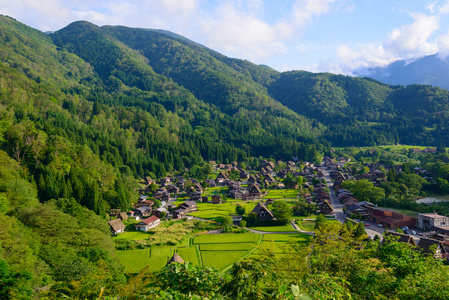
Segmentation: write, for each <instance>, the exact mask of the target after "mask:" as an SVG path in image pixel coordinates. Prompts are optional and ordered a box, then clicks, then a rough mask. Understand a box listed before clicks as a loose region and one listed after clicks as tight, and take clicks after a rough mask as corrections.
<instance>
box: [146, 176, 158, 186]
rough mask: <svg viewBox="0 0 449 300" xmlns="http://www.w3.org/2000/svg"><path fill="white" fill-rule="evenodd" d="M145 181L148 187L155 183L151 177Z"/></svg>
mask: <svg viewBox="0 0 449 300" xmlns="http://www.w3.org/2000/svg"><path fill="white" fill-rule="evenodd" d="M144 180H145V184H146V185H150V184H152V183H155V181H154V180H153V179H151V177H150V176H147V177H145V178H144Z"/></svg>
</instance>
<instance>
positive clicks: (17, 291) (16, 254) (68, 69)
mask: <svg viewBox="0 0 449 300" xmlns="http://www.w3.org/2000/svg"><path fill="white" fill-rule="evenodd" d="M448 101H449V92H448V91H446V90H443V89H439V88H432V87H430V86H420V85H412V86H408V87H406V88H405V87H402V86H390V85H386V84H382V83H380V82H377V81H375V80H372V79H364V78H351V77H345V76H338V75H333V74H313V73H308V72H301V71H295V72H285V73H279V72H277V71H275V70H273V69H271V68H269V67H266V66H258V65H255V64H253V63H251V62H248V61H244V60H239V59H232V58H228V57H226V56H224V55H221V54H220V53H218V52H216V51H214V50H211V49H208V48H206V47H204V46H201V45H199V44H197V43H195V42H194V41H190V40H188V39H186V38H184V37H181V36H179V35H176V34H174V33H170V32H166V31H161V30H146V29H133V28H126V27H121V26H104V27H99V26H96V25H94V24H91V23H88V22H84V21H79V22H75V23H72V24H70V25H68V26H67V27H65V28H63V29H61V30H59V31H56V32H53V33H49V34H45V33H43V32H40V31H38V30H35V29H33V28H30V27H28V26H26V25H24V24H21V23H20V22H17V21H16V20H14V19H12V18H9V17H6V16H0V224H2V227H1V228H0V298H2V299H3V298H5V299H7V298H12V299H30V298H33V297H40V298H42V299H51V298H58V297H59V298H61V297H68V298H73V299H93V298H102V295H103V294H102V293H103V291H104V290H107V292H106V293H107V295H106V297H107V296H110V297H114V299H115V298H116V297H117V295H119V294H120V295H128V296H129V297H128V299H133V298H135V295H136V294H138V293H137V292H136V291H137V290H138V291H139V293H142V294H146V296H148V295H154V296H155V298H157V299H158V298H162V299H164V298H165V296H163V295H162V294H161V293H159V290H154V289H152V288H153V286H152V284H153V283H154V282H158V281H157V280H156V281H154V278H156V277H153V275H151V274H150V271H148V269H143V273H142V274H140V275H137V276H136V277H134V278H132V279H129V278H127V277H125V272H126V271H125V270H124V269H123V266H122V265H121V264H120V263H119V259H118V257H117V251H116V246H117V245H116V244H115V243H114V242H113V240H112V239H111V237H110V230H109V226H108V224H107V221H106V220H107V218H108V214H107V212H108V211H109V210H110V209H111V208H114V209H121V210H122V211H128V210H129V209H131V208H132V204H133V203H134V202H136V200H137V199H138V197H139V194H138V193H137V191H138V189H139V187H140V185H139V180H140V179H142V178H143V177H146V176H150V177H151V178H153V179H160V178H161V177H165V176H167V175H173V174H176V175H182V176H184V177H185V178H190V177H192V178H196V179H199V180H204V179H205V178H206V177H207V176H208V175H209V174H210V173H211V172H212V170H211V166H210V164H208V163H207V161H209V160H214V161H216V162H218V163H231V162H236V161H237V162H239V163H240V162H243V163H245V164H246V165H247V166H248V167H252V169H251V170H254V168H255V167H258V166H259V163H260V161H262V160H263V159H271V160H273V161H274V160H291V159H292V157H297V158H298V159H299V160H307V161H311V162H320V160H321V157H322V155H331V147H332V146H334V145H335V146H348V145H373V144H388V143H396V142H400V143H415V144H425V145H436V144H440V143H445V144H449V143H448V142H449V130H448V128H447V124H448V122H447V121H448V119H449V113H448V112H449V107H448ZM281 164H282V163H281ZM233 176H237V177H238V176H239V175H238V173H237V174H233ZM334 229H335V233H334V234H335V235H338V234H339V233H340V232H342V231H341V228H337V227H335V228H334ZM202 230H204V228H203V229H202ZM335 240H338V239H335ZM348 243H349V244H346V245H345V244H343V245H342V248H341V249H342V250H341V252H338V256H333V257H334V258H335V257H339V256H340V255H341V257H346V254H347V250H348V249H350V247H351V249H352V250H351V251H352V253H356V250H355V249H357V250H359V249H360V248H362V249H365V248H364V247H360V244H358V242H357V243H355V244H353V242H352V240H351V239H349V236H348ZM140 246H142V247H143V246H144V245H140ZM140 246H139V247H140ZM334 246H335V245H334V244H329V245H326V243H322V242H320V241H319V242H318V243H317V244H316V246H315V248H314V247H312V248H310V249H315V250H314V253H313V255H317V256H316V257H314V256H311V255H312V253H308V251H309V250H307V251H303V250H305V248H301V249H302V250H301V249H299V248H295V253H296V252H297V253H298V254H301V253H302V254H301V255H304V256H301V255H300V256H298V257H299V258H298V260H297V261H300V260H301V261H304V262H306V259H307V260H310V261H309V262H310V263H311V264H315V265H312V267H313V269H314V270H315V269H316V270H320V272H321V273H320V274H318V275H317V274H315V273H314V274H311V273H309V271H308V269H309V263H307V264H304V269H301V270H300V273H297V272H296V271H294V273H297V274H293V275H292V274H290V275H289V276H291V277H289V279H288V280H286V281H285V282H284V281H282V282H280V281H278V280H277V279H275V280H274V279H273V280H272V281H267V282H268V284H267V286H269V288H268V289H266V290H264V293H265V294H258V295H259V296H260V295H273V297H276V298H277V299H279V297H277V296H278V291H279V292H281V291H282V290H284V287H285V286H291V284H292V283H295V284H301V288H304V291H305V292H306V293H310V295H317V297H321V296H322V295H326V293H330V292H332V289H333V286H336V287H337V289H338V290H339V293H338V295H350V294H349V293H350V292H351V293H358V291H356V290H349V289H350V287H351V286H359V283H360V282H362V281H361V280H358V279H357V278H353V277H350V278H349V277H347V278H345V279H344V280H345V282H349V284H346V283H344V282H341V280H340V278H341V274H342V273H341V272H336V273H335V274H331V275H329V274H328V273H327V270H328V266H327V265H323V266H321V267H320V264H321V262H322V261H323V262H326V261H327V260H321V259H320V255H321V254H320V253H319V252H316V251H317V250H319V249H322V253H329V252H328V249H335V250H338V249H337V248H336V247H334ZM377 246H378V244H376V246H375V247H377ZM123 247H125V248H126V247H127V245H126V243H124V246H123ZM295 247H296V246H295ZM326 247H328V248H326ZM352 247H353V248H352ZM373 247H374V246H373ZM307 249H309V248H307ZM366 249H367V251H368V252H369V253H367V254H366V255H365V254H364V253H362V255H361V256H360V258H359V257H358V256H357V259H360V261H361V263H360V264H356V266H362V265H363V264H362V259H365V258H366V257H371V256H368V255H372V256H373V261H377V260H378V257H375V255H374V253H378V251H377V250H376V251H371V250H370V249H374V248H371V247H366ZM146 250H149V249H148V248H146ZM296 250H298V251H296ZM343 250H344V251H343ZM286 251H287V250H286ZM320 251H321V250H320ZM292 252H294V251H293V250H292V251H290V250H288V252H286V253H292ZM142 253H143V252H142ZM357 253H358V252H357ZM237 254H238V253H237ZM309 254H310V255H309ZM144 255H146V254H145V253H144ZM155 257H157V255H155ZM210 257H211V259H212V258H213V259H215V257H214V256H213V255H211V256H210ZM236 257H240V255H238V256H236ZM270 257H273V256H272V255H271V256H270ZM279 257H280V258H282V257H284V258H285V256H282V255H281V256H279ZM354 257H355V254H354ZM385 257H387V258H385ZM385 257H384V260H385V261H386V262H388V261H390V259H389V258H388V255H385ZM414 257H415V256H414ZM146 258H148V255H146ZM415 258H416V259H421V258H420V257H419V256H418V257H415ZM290 261H291V260H289V262H290ZM345 261H346V262H348V261H350V260H347V259H345ZM351 261H352V260H351ZM363 262H364V261H363ZM245 263H246V262H245ZM245 263H243V264H245ZM284 263H287V262H284ZM339 263H340V262H339ZM376 264H377V263H376ZM376 264H374V265H367V268H366V269H364V270H365V271H366V274H368V275H369V276H368V275H367V276H365V275H364V276H365V277H366V278H371V277H372V273H373V272H374V270H379V269H385V268H386V267H388V265H380V267H379V268H377V267H378V265H376ZM411 264H412V263H411ZM278 265H279V264H278V263H274V264H273V266H278ZM242 266H243V267H242ZM280 266H282V265H280ZM284 266H285V267H286V268H287V267H288V269H289V270H296V269H297V266H294V268H290V265H289V266H287V265H284ZM407 266H408V265H407ZM247 267H248V272H249V274H251V272H253V271H252V270H253V269H251V268H253V266H252V265H251V264H248V265H247ZM255 267H257V268H262V267H261V265H256V266H255ZM239 268H240V269H241V270H244V265H242V264H241V265H240V266H237V267H235V268H234V269H233V271H232V272H238V271H239ZM276 268H277V267H276ZM376 268H377V269H376ZM434 269H435V270H436V271H435V272H441V278H446V277H447V276H446V274H445V273H444V272H442V271H441V269H440V268H439V265H434V266H433V267H432V268H429V270H432V271H429V272H427V271H426V270H427V269H426V268H423V269H422V270H425V272H424V273H423V274H434V273H435V272H434V271H433V270H434ZM195 270H196V269H195V268H194V269H190V270H188V271H189V272H194V271H195ZM261 270H262V269H261ZM256 271H257V270H256ZM262 271H263V272H262ZM262 271H261V272H260V273H259V274H264V275H263V276H265V274H267V272H266V270H265V269H264V270H262ZM358 271H359V270H358V269H357V270H353V269H347V272H345V276H352V275H353V274H358V273H359V272H358ZM167 272H168V271H167ZM209 272H210V273H209ZM257 272H259V271H257ZM279 272H284V271H283V270H282V269H278V270H277V269H273V271H272V272H271V273H273V274H275V273H279ZM384 273H385V272H384ZM443 273H444V274H443ZM198 274H201V278H200V279H201V280H202V279H204V277H206V279H207V276H204V274H206V271H203V270H202V269H199V270H198ZM207 274H210V275H211V276H217V277H216V278H218V276H221V275H219V274H218V273H217V274H216V275H214V274H215V273H214V271H210V270H209V271H207ZM304 274H307V275H304ZM419 274H421V273H419ZM169 275H170V274H168V275H167V278H169V279H170V280H171V279H172V277H170V276H169ZM376 275H377V273H376ZM161 276H163V274H162V275H161ZM263 276H262V275H261V277H260V278H262V277H263ZM304 276H305V277H304ZM329 276H331V277H332V278H331V279H332V280H331V281H329V280H328V279H329V278H330V277H329ZM195 278H196V279H197V277H195ZM245 278H252V276H246V275H245ZM258 278H259V277H258ZM260 278H259V279H260ZM157 279H159V278H157ZM225 279H226V280H225V281H226V284H228V285H227V286H224V287H225V288H226V289H227V290H226V289H223V290H221V289H220V293H222V294H220V295H219V296H220V297H221V296H223V299H225V298H231V299H239V297H240V296H239V293H241V292H239V291H238V289H236V290H233V288H234V287H235V286H237V285H235V284H234V283H233V281H232V280H238V277H232V276H231V277H229V278H228V277H226V278H225ZM259 279H258V280H259ZM393 279H394V280H395V279H396V278H393V276H392V275H391V276H390V275H388V277H379V279H378V280H377V281H375V283H374V284H375V285H376V286H377V285H379V286H381V288H379V293H385V295H389V294H388V292H386V291H390V290H398V291H402V289H399V288H398V287H397V286H394V284H393V285H391V286H390V285H388V286H387V285H385V283H387V282H393V283H394V282H395V281H394V280H393ZM418 279H419V278H418V277H416V278H415V277H414V279H413V280H414V282H415V281H416V282H418ZM201 280H199V279H198V280H195V281H196V283H194V284H197V283H198V282H200V281H201ZM301 280H302V281H301ZM159 282H160V280H159ZM167 282H168V281H167ZM239 282H240V281H239ZM322 282H331V283H333V284H334V285H333V286H331V289H327V288H323V287H322ZM409 282H410V280H409V277H407V280H405V279H404V283H403V284H402V285H401V287H402V288H404V291H405V290H406V288H408V286H409ZM150 283H151V284H150ZM362 283H363V282H362ZM220 284H223V282H221V283H220ZM254 284H255V286H259V284H260V282H256V283H254ZM284 284H286V285H284ZM340 284H341V285H340ZM204 286H207V284H206V285H204ZM212 286H213V289H214V290H217V287H218V283H217V284H213V285H212ZM242 286H246V287H248V286H250V285H248V284H245V283H244V284H242ZM149 287H151V288H150V290H149ZM393 287H394V288H393ZM161 288H162V289H163V290H168V287H163V286H161ZM118 290H120V293H119V292H118ZM435 290H438V288H436V289H435ZM374 291H375V292H373V295H376V291H377V290H375V289H374ZM170 292H171V291H170ZM199 292H201V293H202V292H204V290H201V289H199ZM253 292H254V291H252V290H248V291H245V293H249V294H248V295H252V296H248V297H249V298H251V297H253V296H254V294H252V293H253ZM285 292H286V290H284V292H283V293H285ZM154 293H157V295H155V294H154ZM175 293H176V291H175ZM257 293H259V292H257ZM298 293H299V291H298ZM240 295H241V294H240ZM41 296H42V297H41ZM47 296H48V297H47ZM144 296H145V295H144ZM177 296H179V295H178V294H177ZM228 296H229V297H228ZM364 296H368V297H369V296H371V294H370V293H365V294H363V293H361V294H360V295H359V297H362V298H363V297H364ZM46 297H47V298H46ZM167 297H168V296H167ZM180 297H181V296H180ZM182 297H184V296H182ZM186 297H187V296H186ZM189 297H190V296H189ZM212 297H213V294H212ZM220 297H219V298H217V299H220ZM282 297H283V296H282ZM286 297H287V296H286ZM342 297H345V296H342ZM354 297H356V296H354ZM125 298H126V297H125ZM240 298H241V297H240ZM442 298H444V297H442Z"/></svg>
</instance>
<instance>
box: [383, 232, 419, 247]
mask: <svg viewBox="0 0 449 300" xmlns="http://www.w3.org/2000/svg"><path fill="white" fill-rule="evenodd" d="M385 236H398V237H399V239H398V242H402V243H407V244H412V245H414V246H416V241H415V239H414V238H413V236H411V235H408V234H405V233H401V232H396V231H391V230H387V231H385Z"/></svg>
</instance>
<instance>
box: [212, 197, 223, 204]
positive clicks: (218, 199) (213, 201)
mask: <svg viewBox="0 0 449 300" xmlns="http://www.w3.org/2000/svg"><path fill="white" fill-rule="evenodd" d="M221 202H222V200H221V195H213V196H212V203H213V204H220V203H221Z"/></svg>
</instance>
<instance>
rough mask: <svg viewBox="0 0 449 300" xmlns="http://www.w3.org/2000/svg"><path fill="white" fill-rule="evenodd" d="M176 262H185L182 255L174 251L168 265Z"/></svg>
mask: <svg viewBox="0 0 449 300" xmlns="http://www.w3.org/2000/svg"><path fill="white" fill-rule="evenodd" d="M174 262H177V263H181V264H183V263H184V260H183V259H182V258H181V256H179V254H178V253H174V254H173V256H172V257H171V258H170V260H169V261H168V262H167V265H168V264H171V263H174Z"/></svg>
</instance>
